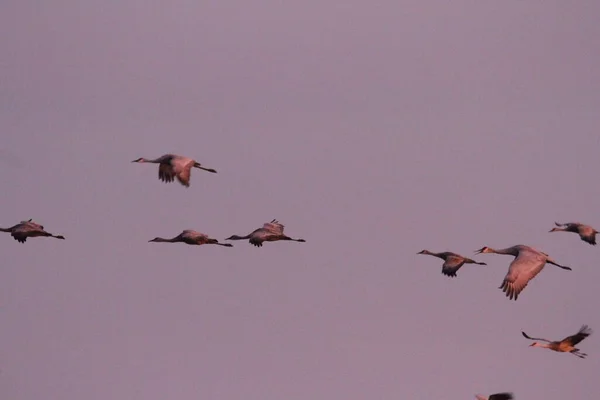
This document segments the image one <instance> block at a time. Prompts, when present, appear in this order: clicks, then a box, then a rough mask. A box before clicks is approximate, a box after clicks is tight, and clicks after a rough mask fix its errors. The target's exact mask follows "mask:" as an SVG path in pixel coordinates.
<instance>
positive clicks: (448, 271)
mask: <svg viewBox="0 0 600 400" xmlns="http://www.w3.org/2000/svg"><path fill="white" fill-rule="evenodd" d="M417 254H426V255H429V256H434V257H437V258H441V259H442V260H444V264H442V274H444V275H446V276H449V277H452V278H454V277H455V276H456V273H457V272H458V270H459V269H460V267H462V266H463V265H465V264H478V265H487V264H486V263H483V262H477V261H475V260H471V259H470V258H467V257H463V256H461V255H460V254H456V253H452V252H450V251H444V252H442V253H433V252H431V251H429V250H422V251H420V252H418V253H417Z"/></svg>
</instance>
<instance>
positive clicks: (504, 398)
mask: <svg viewBox="0 0 600 400" xmlns="http://www.w3.org/2000/svg"><path fill="white" fill-rule="evenodd" d="M512 399H514V397H513V394H512V393H508V392H504V393H496V394H492V395H490V397H488V400H512Z"/></svg>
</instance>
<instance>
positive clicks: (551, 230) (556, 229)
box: [548, 228, 560, 232]
mask: <svg viewBox="0 0 600 400" xmlns="http://www.w3.org/2000/svg"><path fill="white" fill-rule="evenodd" d="M559 230H560V229H558V228H552V229H550V230H549V231H548V232H558V231H559Z"/></svg>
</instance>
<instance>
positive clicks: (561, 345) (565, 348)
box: [521, 325, 592, 358]
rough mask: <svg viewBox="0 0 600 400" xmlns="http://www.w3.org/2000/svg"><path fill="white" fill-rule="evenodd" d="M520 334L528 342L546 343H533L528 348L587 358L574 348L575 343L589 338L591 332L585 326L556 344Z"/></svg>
mask: <svg viewBox="0 0 600 400" xmlns="http://www.w3.org/2000/svg"><path fill="white" fill-rule="evenodd" d="M521 333H522V334H523V336H525V337H526V338H527V339H529V340H539V341H542V342H546V343H539V342H533V343H532V344H530V345H529V346H530V347H543V348H546V349H550V350H554V351H558V352H560V353H571V354H573V355H576V356H577V357H579V358H585V357H586V356H587V354H585V353H582V352H581V351H580V350H579V349H577V348H575V345H576V344H577V343H579V342H581V341H582V340H583V339H585V338H586V337H588V336H590V335H591V334H592V330H591V329H590V328H588V326H587V325H583V326H582V327H581V329H579V332H577V333H576V334H574V335H572V336H567V337H566V338H564V339H563V340H559V341H556V342H553V341H550V340H548V339H541V338H532V337H530V336H529V335H527V334H526V333H525V332H521Z"/></svg>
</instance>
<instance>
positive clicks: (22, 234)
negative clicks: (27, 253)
mask: <svg viewBox="0 0 600 400" xmlns="http://www.w3.org/2000/svg"><path fill="white" fill-rule="evenodd" d="M0 232H10V235H11V236H12V237H13V238H14V239H15V240H16V241H17V242H19V243H25V241H26V240H27V238H29V237H32V238H33V237H53V238H55V239H64V236H62V235H53V234H52V233H49V232H46V231H45V230H44V227H43V226H42V225H40V224H37V223H35V222H33V221H32V220H31V219H30V220H28V221H21V222H19V223H18V224H16V225H14V226H11V227H10V228H0Z"/></svg>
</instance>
